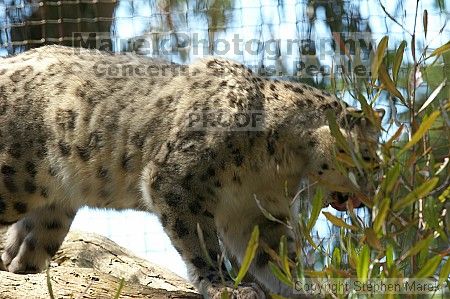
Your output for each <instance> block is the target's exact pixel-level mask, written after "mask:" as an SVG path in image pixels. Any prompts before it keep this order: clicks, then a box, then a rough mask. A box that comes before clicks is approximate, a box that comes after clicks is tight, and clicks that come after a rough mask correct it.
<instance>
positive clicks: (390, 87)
mask: <svg viewBox="0 0 450 299" xmlns="http://www.w3.org/2000/svg"><path fill="white" fill-rule="evenodd" d="M378 75H379V76H380V81H381V83H383V87H384V89H386V90H387V91H389V92H390V93H391V94H392V95H393V96H396V97H397V98H399V99H400V100H401V101H402V103H404V102H405V99H404V98H403V96H402V94H401V93H400V91H398V89H397V87H395V84H394V82H393V81H392V79H391V77H389V74H388V72H387V69H386V66H385V65H384V64H383V65H381V66H380V68H379V69H378Z"/></svg>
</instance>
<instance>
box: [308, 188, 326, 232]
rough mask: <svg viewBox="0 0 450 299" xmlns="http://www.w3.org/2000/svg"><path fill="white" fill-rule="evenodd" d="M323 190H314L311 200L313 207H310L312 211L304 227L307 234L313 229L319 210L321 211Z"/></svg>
mask: <svg viewBox="0 0 450 299" xmlns="http://www.w3.org/2000/svg"><path fill="white" fill-rule="evenodd" d="M322 202H323V190H322V189H321V188H319V187H318V188H317V189H316V194H315V195H314V198H313V205H312V211H311V216H310V217H309V220H308V224H307V225H306V230H307V232H308V233H310V232H311V230H312V228H313V227H314V224H316V221H317V218H319V214H320V210H321V209H322V205H323V203H322Z"/></svg>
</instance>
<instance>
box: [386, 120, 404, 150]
mask: <svg viewBox="0 0 450 299" xmlns="http://www.w3.org/2000/svg"><path fill="white" fill-rule="evenodd" d="M404 127H405V125H404V124H401V126H400V127H399V128H398V129H397V131H395V133H394V135H392V137H391V138H389V140H388V141H387V142H386V143H385V144H384V145H383V147H384V148H385V149H386V150H389V149H390V148H391V146H392V143H393V142H394V141H396V140H397V139H398V137H400V135H401V134H402V132H403V128H404Z"/></svg>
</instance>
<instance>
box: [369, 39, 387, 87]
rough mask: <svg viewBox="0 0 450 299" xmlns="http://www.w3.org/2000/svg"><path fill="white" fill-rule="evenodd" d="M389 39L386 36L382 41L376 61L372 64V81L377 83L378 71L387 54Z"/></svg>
mask: <svg viewBox="0 0 450 299" xmlns="http://www.w3.org/2000/svg"><path fill="white" fill-rule="evenodd" d="M388 41H389V37H388V36H385V37H383V38H382V39H381V41H380V43H379V44H378V47H377V52H376V54H375V57H374V60H373V62H372V81H375V80H376V79H377V77H378V69H379V68H380V65H381V63H382V62H383V58H384V55H385V53H386V48H387V45H388Z"/></svg>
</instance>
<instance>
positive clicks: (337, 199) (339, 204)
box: [330, 192, 364, 211]
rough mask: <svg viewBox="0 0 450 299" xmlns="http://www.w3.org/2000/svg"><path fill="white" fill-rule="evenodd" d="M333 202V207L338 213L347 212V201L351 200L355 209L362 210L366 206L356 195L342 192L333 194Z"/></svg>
mask: <svg viewBox="0 0 450 299" xmlns="http://www.w3.org/2000/svg"><path fill="white" fill-rule="evenodd" d="M331 198H332V199H333V201H332V202H331V204H330V205H331V206H332V207H333V208H334V209H336V210H338V211H347V201H348V200H350V201H351V203H352V206H353V208H355V209H357V208H361V207H363V206H364V204H363V203H362V202H361V201H360V200H359V199H358V198H357V197H356V196H354V195H351V194H348V193H341V192H333V193H332V194H331Z"/></svg>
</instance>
